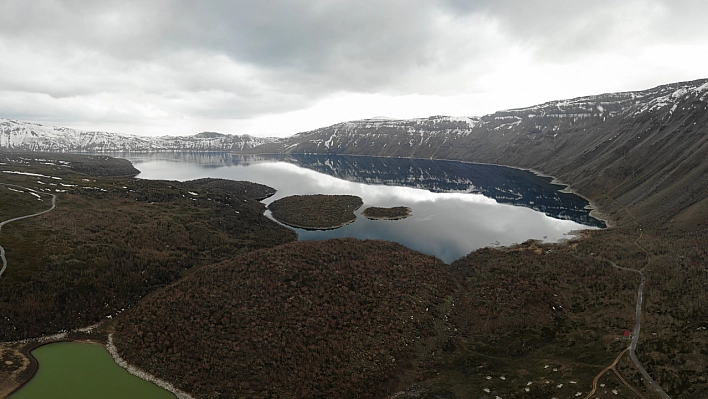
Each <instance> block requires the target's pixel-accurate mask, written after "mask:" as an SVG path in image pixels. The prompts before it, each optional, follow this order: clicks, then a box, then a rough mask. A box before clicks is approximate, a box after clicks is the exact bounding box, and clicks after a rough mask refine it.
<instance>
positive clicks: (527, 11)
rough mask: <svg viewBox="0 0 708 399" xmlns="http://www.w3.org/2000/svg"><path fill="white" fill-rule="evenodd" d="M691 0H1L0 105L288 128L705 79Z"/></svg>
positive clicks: (233, 128)
mask: <svg viewBox="0 0 708 399" xmlns="http://www.w3.org/2000/svg"><path fill="white" fill-rule="evenodd" d="M706 15H708V2H706V1H704V0H641V1H634V0H623V1H616V0H594V1H578V0H416V1H405V0H375V1H374V0H346V1H345V0H257V1H255V0H231V1H226V0H223V1H217V0H200V1H193V0H151V1H144V0H139V1H132V0H111V1H107V0H91V1H89V0H64V1H58V0H54V1H52V0H33V1H31V2H28V1H26V0H0V117H3V118H9V119H18V120H23V121H30V122H36V123H41V124H44V125H49V126H52V125H54V126H65V127H72V128H76V129H84V130H101V131H109V132H118V133H126V134H138V135H149V136H159V135H191V134H196V133H199V132H202V131H217V132H222V133H231V134H251V135H254V136H279V137H284V136H289V135H292V134H294V133H297V132H301V131H307V130H311V129H315V128H318V127H323V126H328V125H331V124H334V123H337V122H343V121H348V120H356V119H364V118H371V117H379V116H386V117H392V118H416V117H427V116H431V115H452V116H482V115H485V114H489V113H492V112H495V111H499V110H503V109H509V108H518V107H525V106H531V105H535V104H539V103H542V102H546V101H552V100H559V99H565V98H573V97H578V96H583V95H591V94H600V93H606V92H617V91H629V90H642V89H648V88H651V87H654V86H657V85H661V84H665V83H672V82H678V81H686V80H693V79H700V78H707V77H708V68H707V66H708V28H706V18H705V16H706Z"/></svg>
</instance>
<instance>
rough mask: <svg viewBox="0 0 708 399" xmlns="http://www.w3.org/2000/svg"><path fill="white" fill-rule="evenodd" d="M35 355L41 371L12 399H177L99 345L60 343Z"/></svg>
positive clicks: (49, 346)
mask: <svg viewBox="0 0 708 399" xmlns="http://www.w3.org/2000/svg"><path fill="white" fill-rule="evenodd" d="M32 354H33V355H34V357H36V358H37V361H39V370H37V374H36V375H35V376H34V378H32V379H31V380H30V382H29V383H27V385H25V386H24V387H22V389H20V390H19V391H17V392H16V393H14V394H13V395H11V396H10V399H23V398H32V399H36V398H52V399H61V398H67V399H82V398H86V399H89V398H90V399H96V398H101V399H123V398H125V399H135V398H146V399H148V398H149V399H162V398H165V399H175V396H174V395H173V394H172V393H170V392H168V391H166V390H164V389H162V388H160V387H158V386H157V385H155V384H153V383H151V382H148V381H145V380H142V379H140V378H138V377H136V376H134V375H131V374H130V373H128V372H127V371H126V370H125V369H123V368H121V367H120V366H118V365H117V364H116V363H115V362H114V361H113V358H112V357H111V355H110V354H109V353H108V351H106V348H104V347H103V346H101V345H98V344H87V343H79V342H58V343H55V344H49V345H44V346H41V347H39V348H37V349H35V350H34V351H32Z"/></svg>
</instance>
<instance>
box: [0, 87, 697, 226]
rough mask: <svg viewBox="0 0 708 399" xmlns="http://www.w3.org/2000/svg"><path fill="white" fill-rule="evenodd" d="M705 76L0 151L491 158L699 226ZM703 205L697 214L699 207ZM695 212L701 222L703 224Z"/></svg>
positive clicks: (50, 130) (26, 142) (12, 144)
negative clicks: (512, 103) (441, 108)
mask: <svg viewBox="0 0 708 399" xmlns="http://www.w3.org/2000/svg"><path fill="white" fill-rule="evenodd" d="M707 98H708V79H701V80H696V81H691V82H680V83H672V84H667V85H662V86H658V87H655V88H653V89H649V90H643V91H634V92H624V93H610V94H600V95H593V96H585V97H578V98H574V99H570V100H560V101H551V102H547V103H544V104H540V105H536V106H532V107H527V108H519V109H511V110H505V111H499V112H496V113H493V114H490V115H486V116H482V117H451V116H431V117H428V118H418V119H406V120H397V119H390V118H385V117H377V118H372V119H365V120H359V121H351V122H344V123H338V124H335V125H332V126H328V127H323V128H320V129H316V130H312V131H308V132H303V133H298V134H296V135H293V136H291V137H287V138H281V139H275V138H256V137H251V136H247V135H243V136H237V135H229V134H222V133H215V132H203V133H199V134H196V135H194V136H186V137H171V136H163V137H155V138H150V137H140V136H128V135H118V134H113V133H105V132H85V131H79V130H74V129H67V128H60V127H45V126H42V125H38V124H33V123H26V122H18V121H13V120H8V119H0V148H10V149H18V150H29V151H52V152H67V151H72V152H122V151H230V152H243V153H248V154H259V153H260V154H264V153H269V154H349V155H369V156H383V157H400V158H425V159H448V160H460V161H470V162H478V163H493V164H501V165H508V166H514V167H520V168H529V169H534V170H537V171H539V172H542V173H545V174H549V175H552V176H555V177H557V178H559V179H561V180H562V181H565V182H568V183H570V184H571V185H572V186H573V187H574V188H576V189H577V190H578V191H579V193H580V194H583V195H584V196H586V197H588V198H591V199H593V200H594V201H595V202H598V203H599V204H600V205H602V208H603V209H605V210H609V212H610V213H613V215H612V216H613V217H614V218H615V219H617V220H619V219H621V218H623V217H624V218H626V217H627V215H626V212H624V213H622V212H620V210H622V209H625V208H626V207H628V206H631V207H632V209H633V211H634V212H635V213H637V214H638V215H639V219H643V220H652V221H661V223H664V222H672V221H676V225H681V224H682V223H705V224H706V225H708V218H705V217H702V216H700V215H704V214H705V215H708V201H698V199H701V198H706V197H708V180H707V179H705V176H707V175H708V101H707ZM704 211H705V212H704ZM703 219H705V220H703Z"/></svg>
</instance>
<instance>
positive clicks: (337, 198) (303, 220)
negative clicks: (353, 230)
mask: <svg viewBox="0 0 708 399" xmlns="http://www.w3.org/2000/svg"><path fill="white" fill-rule="evenodd" d="M363 204H364V202H363V201H362V199H361V198H359V197H357V196H354V195H325V194H315V195H291V196H289V197H285V198H280V199H278V200H275V201H273V202H271V203H270V205H268V209H269V210H270V212H271V214H272V215H273V217H274V218H275V219H276V220H278V221H280V222H282V223H285V224H287V225H288V226H293V227H299V228H303V229H310V230H327V229H335V228H338V227H342V226H344V225H347V224H349V223H351V222H353V221H354V220H356V215H355V214H354V211H356V210H357V209H359V208H360V207H361V206H362V205H363Z"/></svg>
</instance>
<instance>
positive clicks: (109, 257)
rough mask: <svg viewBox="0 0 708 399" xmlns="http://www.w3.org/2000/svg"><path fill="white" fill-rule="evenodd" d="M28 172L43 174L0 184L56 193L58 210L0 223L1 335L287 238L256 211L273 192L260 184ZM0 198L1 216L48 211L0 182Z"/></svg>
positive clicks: (60, 321) (100, 306) (45, 168)
mask: <svg viewBox="0 0 708 399" xmlns="http://www.w3.org/2000/svg"><path fill="white" fill-rule="evenodd" d="M28 162H29V161H28ZM44 163H46V162H44ZM23 165H24V164H23ZM18 170H19V169H18ZM22 170H24V169H22ZM33 171H34V173H36V174H39V175H41V176H45V177H37V176H28V175H18V174H9V173H8V174H7V176H8V177H7V179H6V180H5V181H6V182H8V183H16V184H19V185H23V186H25V187H30V188H35V189H36V190H37V192H38V193H49V192H50V191H51V192H53V193H56V195H57V197H58V199H57V209H56V210H55V211H53V212H50V213H47V214H45V215H42V216H41V217H39V218H33V219H26V220H23V221H21V222H15V223H13V224H8V225H7V226H6V227H5V228H3V230H2V236H1V237H0V243H1V244H2V245H3V246H4V247H5V249H6V252H7V259H8V268H7V270H6V272H5V274H3V276H2V278H0V315H2V318H1V319H0V341H8V340H16V339H22V338H28V337H37V336H41V335H43V334H51V333H55V332H58V331H62V330H67V329H71V328H78V327H84V326H86V325H90V324H94V323H96V322H98V321H100V320H104V319H106V317H114V316H116V315H117V314H119V313H121V312H122V311H123V309H126V308H129V307H131V306H134V305H135V304H136V303H137V302H138V301H139V300H140V299H141V298H142V297H144V296H145V295H146V294H148V293H149V292H152V291H154V290H157V289H159V288H161V287H164V286H165V285H167V284H169V283H172V282H174V281H177V280H178V279H180V278H181V277H182V276H184V275H185V274H187V273H189V272H190V270H191V269H193V268H195V267H199V266H203V265H207V264H212V263H215V262H218V261H221V260H225V259H229V258H231V257H233V256H235V255H237V254H239V253H244V252H249V251H252V250H255V249H259V248H267V247H272V246H275V245H278V244H282V243H285V242H288V241H292V240H294V239H296V235H295V234H294V233H293V232H292V231H291V230H289V229H287V228H284V227H282V226H279V225H278V224H277V223H274V222H273V221H271V220H269V219H268V218H266V217H265V216H263V214H262V213H263V211H264V209H265V207H264V205H263V204H261V203H260V202H258V201H256V200H255V199H254V198H263V197H265V196H267V195H271V194H272V193H273V192H274V190H273V189H271V188H269V187H265V186H262V185H258V184H254V183H249V182H226V181H220V180H213V179H203V180H199V181H193V182H184V183H180V182H164V181H149V180H139V179H131V178H110V179H108V178H99V177H92V178H90V179H89V178H87V177H89V176H86V175H83V174H77V173H74V172H73V171H71V169H69V168H67V167H63V166H49V165H41V166H39V165H35V167H34V168H33ZM37 172H43V173H37ZM4 177H5V176H4ZM51 177H54V179H52V178H51ZM10 188H12V189H13V190H16V191H13V190H11V189H10ZM39 190H45V191H39ZM18 191H23V192H18ZM0 203H1V204H2V205H1V206H0V210H1V211H3V212H5V211H7V213H6V214H4V215H3V217H4V218H10V217H13V216H16V215H17V214H20V213H25V214H27V213H32V212H36V211H37V210H38V209H40V210H41V209H45V208H48V207H49V206H50V199H49V196H48V195H47V194H42V195H41V200H40V198H37V197H36V196H34V195H31V194H30V193H29V192H26V190H22V189H19V188H17V187H14V188H13V187H9V188H8V187H0ZM5 215H7V216H5Z"/></svg>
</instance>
